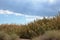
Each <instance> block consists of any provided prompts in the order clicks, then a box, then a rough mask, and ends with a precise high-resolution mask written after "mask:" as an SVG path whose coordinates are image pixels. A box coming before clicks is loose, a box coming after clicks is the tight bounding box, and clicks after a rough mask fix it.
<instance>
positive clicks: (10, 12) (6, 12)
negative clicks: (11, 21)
mask: <svg viewBox="0 0 60 40" xmlns="http://www.w3.org/2000/svg"><path fill="white" fill-rule="evenodd" d="M0 14H7V15H11V14H13V15H16V16H23V14H21V13H20V14H19V13H15V12H12V11H9V10H0Z"/></svg>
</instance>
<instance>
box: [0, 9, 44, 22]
mask: <svg viewBox="0 0 60 40" xmlns="http://www.w3.org/2000/svg"><path fill="white" fill-rule="evenodd" d="M0 14H3V15H5V14H7V15H15V16H16V17H20V16H23V17H24V18H25V20H26V21H29V22H30V21H34V20H36V19H43V17H41V16H33V15H25V14H22V13H16V12H12V11H9V10H0Z"/></svg>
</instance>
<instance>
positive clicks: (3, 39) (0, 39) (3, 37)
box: [0, 31, 11, 40]
mask: <svg viewBox="0 0 60 40" xmlns="http://www.w3.org/2000/svg"><path fill="white" fill-rule="evenodd" d="M0 40H11V38H10V36H9V35H8V34H6V33H4V32H2V31H0Z"/></svg>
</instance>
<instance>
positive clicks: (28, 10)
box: [0, 0, 60, 24]
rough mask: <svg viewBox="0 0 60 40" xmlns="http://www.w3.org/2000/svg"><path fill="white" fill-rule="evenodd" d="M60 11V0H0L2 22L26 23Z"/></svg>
mask: <svg viewBox="0 0 60 40" xmlns="http://www.w3.org/2000/svg"><path fill="white" fill-rule="evenodd" d="M58 11H60V0H0V24H6V23H8V24H11V23H16V24H25V23H28V22H31V21H33V20H35V19H37V18H38V19H42V18H43V16H54V15H56V14H57V12H58Z"/></svg>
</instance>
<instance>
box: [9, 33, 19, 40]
mask: <svg viewBox="0 0 60 40" xmlns="http://www.w3.org/2000/svg"><path fill="white" fill-rule="evenodd" d="M10 37H11V40H19V36H17V35H16V34H11V35H10Z"/></svg>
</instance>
